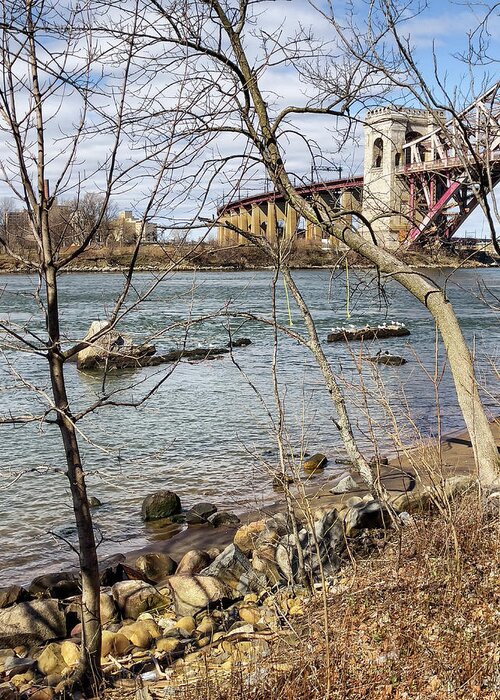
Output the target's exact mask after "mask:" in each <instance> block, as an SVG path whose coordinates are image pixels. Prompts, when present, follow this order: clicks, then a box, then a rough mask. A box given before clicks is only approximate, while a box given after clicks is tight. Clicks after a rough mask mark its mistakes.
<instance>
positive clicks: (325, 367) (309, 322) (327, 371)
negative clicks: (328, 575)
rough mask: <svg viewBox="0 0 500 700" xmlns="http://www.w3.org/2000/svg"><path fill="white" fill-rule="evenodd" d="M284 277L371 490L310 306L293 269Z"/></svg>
mask: <svg viewBox="0 0 500 700" xmlns="http://www.w3.org/2000/svg"><path fill="white" fill-rule="evenodd" d="M283 276H284V278H285V280H286V283H287V285H288V287H289V288H290V292H291V293H292V296H293V298H294V299H295V303H296V304H297V306H298V308H299V311H300V313H301V315H302V318H303V320H304V323H305V325H306V328H307V333H308V336H309V348H310V350H311V352H312V354H313V355H314V357H315V359H316V362H317V364H318V367H319V368H320V370H321V374H322V375H323V379H324V380H325V384H326V388H327V389H328V393H329V394H330V396H331V398H332V401H333V404H334V406H335V410H336V412H337V420H336V422H335V423H336V426H337V428H338V430H339V432H340V435H341V437H342V442H343V443H344V447H345V449H346V452H347V455H348V457H349V459H350V460H351V462H352V464H353V467H354V469H355V470H356V471H357V472H358V474H359V475H360V476H361V478H362V479H363V481H364V482H365V484H366V485H367V486H368V487H369V489H370V490H373V487H374V482H373V474H372V470H371V469H370V465H369V464H368V462H367V461H366V459H365V458H364V457H363V455H362V454H361V452H360V451H359V450H358V446H357V444H356V439H355V437H354V434H353V432H352V426H351V421H350V420H349V414H348V413H347V407H346V404H345V399H344V395H343V393H342V391H341V389H340V387H339V385H338V384H337V381H336V379H335V376H334V374H333V372H332V368H331V367H330V363H329V362H328V360H327V358H326V355H325V353H324V351H323V348H322V346H321V342H320V339H319V338H318V333H317V331H316V325H315V323H314V319H313V318H312V316H311V312H310V311H309V307H308V306H307V304H306V302H305V301H304V299H303V297H302V294H301V293H300V290H299V289H298V287H297V285H296V284H295V280H294V279H293V277H292V275H291V274H290V270H288V269H287V268H284V269H283Z"/></svg>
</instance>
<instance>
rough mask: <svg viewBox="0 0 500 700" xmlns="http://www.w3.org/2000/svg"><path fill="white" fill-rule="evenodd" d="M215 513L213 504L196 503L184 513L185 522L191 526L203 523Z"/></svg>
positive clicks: (215, 508)
mask: <svg viewBox="0 0 500 700" xmlns="http://www.w3.org/2000/svg"><path fill="white" fill-rule="evenodd" d="M216 512H217V506H214V504H213V503H196V504H195V505H194V506H193V507H192V508H190V509H189V510H188V512H187V513H186V522H187V523H192V524H196V523H204V522H207V520H208V518H209V517H210V516H211V515H213V514H214V513H216Z"/></svg>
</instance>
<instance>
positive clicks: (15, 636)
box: [0, 598, 66, 647]
mask: <svg viewBox="0 0 500 700" xmlns="http://www.w3.org/2000/svg"><path fill="white" fill-rule="evenodd" d="M65 636H66V618H65V616H64V612H63V610H62V609H61V607H60V605H59V601H57V600H53V599H51V598H47V599H44V600H33V601H29V602H26V603H18V604H17V605H13V606H12V607H10V608H6V609H5V610H0V647H16V646H21V645H27V646H31V645H33V644H39V643H41V642H46V641H49V640H51V639H59V638H63V637H65Z"/></svg>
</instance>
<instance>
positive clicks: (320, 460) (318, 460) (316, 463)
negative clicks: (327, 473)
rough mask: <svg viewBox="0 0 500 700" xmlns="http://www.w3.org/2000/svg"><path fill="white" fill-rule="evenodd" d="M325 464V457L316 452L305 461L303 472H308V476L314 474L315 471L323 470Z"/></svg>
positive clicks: (326, 461)
mask: <svg viewBox="0 0 500 700" xmlns="http://www.w3.org/2000/svg"><path fill="white" fill-rule="evenodd" d="M327 464H328V460H327V458H326V457H325V455H323V454H321V453H320V452H318V453H317V454H315V455H313V456H312V457H309V459H306V461H305V462H304V471H306V472H308V473H309V474H315V473H316V472H317V471H320V470H321V469H324V468H325V467H326V465H327Z"/></svg>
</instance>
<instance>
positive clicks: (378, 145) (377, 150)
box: [373, 138, 384, 168]
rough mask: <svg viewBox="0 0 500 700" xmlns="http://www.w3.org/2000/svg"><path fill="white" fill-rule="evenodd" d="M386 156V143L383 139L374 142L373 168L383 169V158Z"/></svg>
mask: <svg viewBox="0 0 500 700" xmlns="http://www.w3.org/2000/svg"><path fill="white" fill-rule="evenodd" d="M383 155H384V142H383V141H382V139H381V138H378V139H375V141H374V142H373V167H374V168H381V167H382V157H383Z"/></svg>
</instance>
